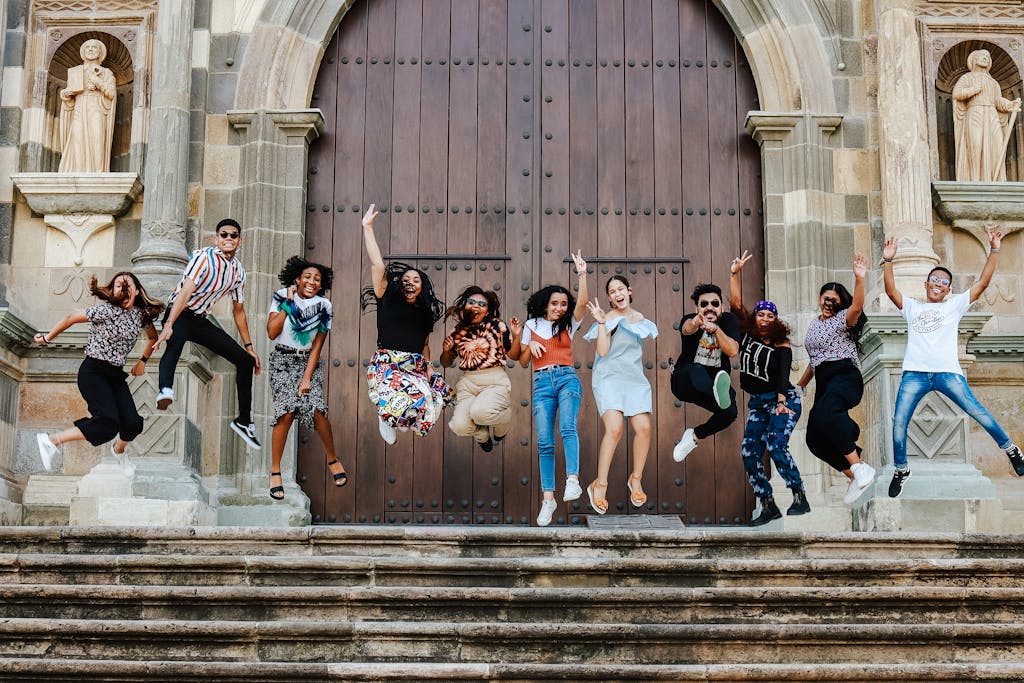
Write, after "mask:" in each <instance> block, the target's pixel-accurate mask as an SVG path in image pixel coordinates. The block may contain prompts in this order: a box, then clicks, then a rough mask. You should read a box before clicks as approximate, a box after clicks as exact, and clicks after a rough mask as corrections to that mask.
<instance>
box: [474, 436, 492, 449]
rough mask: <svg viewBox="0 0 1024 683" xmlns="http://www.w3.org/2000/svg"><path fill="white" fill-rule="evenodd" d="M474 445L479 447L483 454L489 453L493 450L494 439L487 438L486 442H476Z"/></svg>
mask: <svg viewBox="0 0 1024 683" xmlns="http://www.w3.org/2000/svg"><path fill="white" fill-rule="evenodd" d="M476 445H477V446H479V447H480V450H482V451H483V452H484V453H490V452H491V451H493V450H494V437H492V436H488V437H487V441H477V442H476Z"/></svg>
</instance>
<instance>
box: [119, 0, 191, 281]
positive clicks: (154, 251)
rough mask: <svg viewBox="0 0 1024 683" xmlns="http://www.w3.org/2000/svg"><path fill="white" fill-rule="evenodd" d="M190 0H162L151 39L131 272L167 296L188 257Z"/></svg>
mask: <svg viewBox="0 0 1024 683" xmlns="http://www.w3.org/2000/svg"><path fill="white" fill-rule="evenodd" d="M193 11H194V0H165V1H163V2H161V3H160V5H159V9H158V14H157V22H156V24H157V25H156V34H155V41H154V48H153V49H154V52H155V59H154V64H153V87H152V93H153V97H152V108H151V111H150V118H149V136H148V139H149V149H148V151H147V153H146V165H145V178H146V183H147V185H148V187H149V188H150V191H149V192H147V193H146V196H145V201H144V204H143V208H142V234H141V235H140V238H139V248H138V250H137V251H136V252H135V253H134V254H132V263H133V264H134V265H135V272H137V273H138V274H139V275H140V276H142V279H143V281H144V282H145V284H146V286H147V288H148V289H149V293H150V294H152V295H154V296H157V297H160V298H166V297H167V295H169V294H170V292H171V290H172V289H173V288H174V285H175V284H177V281H178V279H179V278H180V277H181V271H182V269H183V268H184V266H185V263H186V262H187V260H188V253H187V251H186V249H185V237H186V235H185V233H186V226H187V221H188V210H187V195H188V141H189V107H190V104H189V98H190V92H191V87H192V81H191V55H192V16H193Z"/></svg>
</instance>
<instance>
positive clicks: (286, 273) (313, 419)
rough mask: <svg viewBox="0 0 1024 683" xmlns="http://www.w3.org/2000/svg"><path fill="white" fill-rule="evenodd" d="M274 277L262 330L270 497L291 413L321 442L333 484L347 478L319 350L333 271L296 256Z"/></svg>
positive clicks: (280, 485) (276, 492)
mask: <svg viewBox="0 0 1024 683" xmlns="http://www.w3.org/2000/svg"><path fill="white" fill-rule="evenodd" d="M278 278H279V279H280V281H281V284H283V285H284V286H285V287H284V289H279V290H278V291H276V292H275V293H274V299H273V302H272V303H271V305H270V311H269V315H268V316H267V335H268V336H269V337H270V339H271V340H273V341H275V342H276V344H275V345H274V349H273V350H272V351H271V352H270V389H271V394H272V396H273V401H274V429H273V432H272V435H271V447H272V455H271V458H272V459H271V464H270V497H271V498H273V499H275V500H281V499H282V498H284V482H283V480H282V478H281V455H282V454H283V453H284V444H285V442H286V441H287V440H288V432H289V431H290V430H291V428H292V423H293V422H294V421H295V416H296V415H298V416H299V421H300V422H301V423H302V425H303V426H304V427H306V428H307V429H313V430H316V433H317V435H318V436H319V437H320V440H321V441H322V442H323V445H324V450H325V451H326V457H327V468H328V469H329V470H330V472H331V476H332V477H333V478H334V485H335V486H344V485H345V483H346V482H347V481H348V475H347V474H346V473H345V468H344V467H343V466H342V464H341V463H340V462H338V458H337V456H336V455H335V453H334V435H333V434H332V433H331V423H330V421H329V420H328V419H327V404H326V403H325V402H324V373H323V362H322V361H321V360H320V351H321V350H322V349H323V346H324V341H325V340H326V339H327V333H328V332H330V330H331V314H332V312H331V302H330V301H328V300H327V299H326V298H324V297H323V296H322V294H323V293H324V292H325V291H327V290H328V289H330V288H331V281H332V280H333V279H334V271H332V270H331V269H330V268H328V267H327V266H323V265H320V264H319V263H311V262H310V261H306V260H305V259H303V258H302V257H300V256H292V257H291V258H290V259H288V261H287V263H285V266H284V268H282V269H281V273H280V274H279V275H278Z"/></svg>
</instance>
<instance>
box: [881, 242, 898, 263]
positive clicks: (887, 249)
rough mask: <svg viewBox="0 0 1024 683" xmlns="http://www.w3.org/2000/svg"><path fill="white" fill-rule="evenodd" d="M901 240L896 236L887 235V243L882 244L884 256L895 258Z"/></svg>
mask: <svg viewBox="0 0 1024 683" xmlns="http://www.w3.org/2000/svg"><path fill="white" fill-rule="evenodd" d="M898 241H899V240H897V239H896V238H895V237H886V238H885V244H884V245H882V258H887V259H891V258H895V257H896V244H897V242H898Z"/></svg>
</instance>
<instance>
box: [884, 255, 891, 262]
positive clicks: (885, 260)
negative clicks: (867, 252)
mask: <svg viewBox="0 0 1024 683" xmlns="http://www.w3.org/2000/svg"><path fill="white" fill-rule="evenodd" d="M882 262H883V263H892V259H891V258H885V257H884V256H883V257H882Z"/></svg>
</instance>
